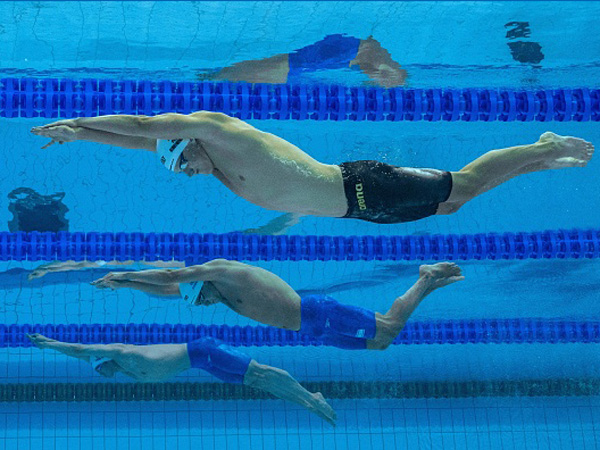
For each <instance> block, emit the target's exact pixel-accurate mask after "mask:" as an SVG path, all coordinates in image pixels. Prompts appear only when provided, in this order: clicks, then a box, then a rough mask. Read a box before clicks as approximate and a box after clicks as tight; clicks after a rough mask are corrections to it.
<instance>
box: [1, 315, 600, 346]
mask: <svg viewBox="0 0 600 450" xmlns="http://www.w3.org/2000/svg"><path fill="white" fill-rule="evenodd" d="M31 333H41V334H43V335H44V336H46V337H49V338H51V339H56V340H59V341H63V342H80V343H82V344H111V343H115V342H119V343H125V344H136V345H144V344H180V343H184V342H191V341H193V340H195V339H199V338H201V337H204V336H210V337H214V338H217V339H220V340H222V341H224V342H226V343H228V344H230V345H233V346H237V347H240V346H242V347H262V346H292V347H297V346H304V347H306V346H322V345H324V344H323V342H322V341H320V340H318V339H314V338H312V337H311V336H307V335H304V334H301V333H298V332H295V331H290V330H283V329H280V328H274V327H269V326H262V325H259V326H251V325H247V326H244V327H241V326H238V325H235V326H230V325H194V324H156V323H154V324H145V323H141V324H134V323H130V324H91V325H88V324H80V325H79V324H70V325H62V324H58V325H55V324H46V325H40V324H35V325H32V324H12V325H4V324H0V347H31V345H32V344H31V342H30V341H29V339H28V338H27V337H26V334H31ZM575 342H578V343H600V322H599V321H565V320H551V319H473V320H439V321H428V322H418V321H411V322H409V323H408V324H407V325H406V326H405V327H404V329H403V330H402V332H401V333H400V334H399V336H398V337H397V338H396V339H395V340H394V342H393V343H394V345H416V344H533V343H536V344H542V343H544V344H566V343H575Z"/></svg>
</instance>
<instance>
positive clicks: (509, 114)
mask: <svg viewBox="0 0 600 450" xmlns="http://www.w3.org/2000/svg"><path fill="white" fill-rule="evenodd" d="M199 110H206V111H218V112H223V113H225V114H228V115H231V116H235V117H239V118H240V119H244V120H246V119H276V120H289V119H293V120H307V119H310V120H334V121H340V120H353V121H363V120H368V121H384V120H385V121H393V122H397V121H419V120H424V121H428V122H437V121H450V122H452V121H457V120H460V121H466V122H476V121H485V122H490V121H496V120H498V121H503V122H511V121H521V122H528V121H541V122H550V121H558V122H568V121H577V122H587V121H599V120H600V89H590V88H585V87H581V88H564V89H536V90H523V89H479V88H464V89H450V88H441V89H404V88H394V89H384V88H378V87H362V86H357V87H351V86H341V85H323V84H317V85H293V84H280V85H274V84H254V85H251V84H247V83H228V82H221V83H213V82H185V81H180V82H174V81H145V80H108V79H81V80H75V79H67V78H62V79H58V78H2V79H0V117H29V118H31V117H44V118H57V117H63V118H71V117H92V116H98V115H106V114H136V115H137V114H140V115H147V116H152V115H156V114H161V113H166V112H178V113H183V114H188V113H190V112H193V111H199Z"/></svg>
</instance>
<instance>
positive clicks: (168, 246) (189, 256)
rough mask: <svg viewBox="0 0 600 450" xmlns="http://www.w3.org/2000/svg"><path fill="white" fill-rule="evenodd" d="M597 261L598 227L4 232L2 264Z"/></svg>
mask: <svg viewBox="0 0 600 450" xmlns="http://www.w3.org/2000/svg"><path fill="white" fill-rule="evenodd" d="M599 256H600V230H599V229H588V230H580V229H573V230H549V231H541V232H522V233H480V234H448V235H441V234H440V235H425V236H312V235H309V236H268V235H257V234H240V233H228V234H195V233H191V234H190V233H187V234H186V233H175V234H171V233H96V232H91V233H78V232H76V233H69V232H59V233H38V232H31V233H25V232H16V233H11V232H0V261H25V260H27V261H38V260H46V261H56V260H59V261H66V260H75V261H82V260H84V259H85V260H88V261H97V260H105V261H109V260H113V259H115V260H119V261H126V260H136V261H141V260H145V261H156V260H164V261H170V260H172V259H175V260H178V261H186V262H188V263H193V262H195V261H206V260H210V259H215V258H226V259H232V260H245V261H258V260H263V261H267V260H292V261H300V260H304V261H313V260H320V261H331V260H334V261H342V260H346V261H357V260H363V261H370V260H379V261H400V260H421V261H423V260H438V261H439V260H472V259H475V260H483V259H491V260H497V259H530V258H532V259H540V258H544V259H547V258H559V259H565V258H588V259H591V258H598V257H599Z"/></svg>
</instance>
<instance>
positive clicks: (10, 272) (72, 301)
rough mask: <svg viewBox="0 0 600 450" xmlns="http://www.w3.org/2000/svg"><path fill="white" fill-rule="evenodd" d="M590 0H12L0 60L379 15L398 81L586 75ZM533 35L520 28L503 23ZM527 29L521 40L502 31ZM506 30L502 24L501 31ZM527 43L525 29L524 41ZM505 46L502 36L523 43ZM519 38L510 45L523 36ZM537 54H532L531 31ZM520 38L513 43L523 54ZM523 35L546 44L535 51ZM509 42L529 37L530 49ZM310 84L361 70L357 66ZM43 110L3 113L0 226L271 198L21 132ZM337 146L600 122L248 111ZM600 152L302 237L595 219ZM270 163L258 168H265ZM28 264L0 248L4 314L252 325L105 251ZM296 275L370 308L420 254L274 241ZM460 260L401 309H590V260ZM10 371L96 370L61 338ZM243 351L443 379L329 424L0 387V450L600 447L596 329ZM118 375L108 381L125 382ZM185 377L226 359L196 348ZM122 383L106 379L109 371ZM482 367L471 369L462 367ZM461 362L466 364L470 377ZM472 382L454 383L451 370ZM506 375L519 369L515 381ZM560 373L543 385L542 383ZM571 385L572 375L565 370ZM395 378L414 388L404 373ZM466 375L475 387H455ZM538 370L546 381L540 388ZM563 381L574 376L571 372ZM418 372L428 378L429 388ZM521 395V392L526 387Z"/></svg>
mask: <svg viewBox="0 0 600 450" xmlns="http://www.w3.org/2000/svg"><path fill="white" fill-rule="evenodd" d="M599 15H600V5H599V4H598V3H597V2H550V3H544V4H542V3H537V2H2V3H0V16H1V17H3V18H4V19H5V20H4V21H3V23H2V24H1V25H0V77H1V78H5V77H68V78H74V79H81V78H101V79H116V80H127V79H133V80H140V79H150V80H173V81H180V80H184V81H194V80H196V78H197V76H198V74H201V73H208V72H210V71H211V70H214V69H216V68H219V67H225V66H228V65H231V64H233V63H236V62H239V61H243V60H249V59H259V58H266V57H269V56H272V55H275V54H280V53H287V52H290V51H292V50H294V49H298V48H302V47H304V46H306V45H309V44H311V43H314V42H316V41H318V40H320V39H322V38H323V37H325V36H326V35H330V34H337V33H344V34H348V35H351V36H356V37H359V38H362V39H365V38H367V37H368V36H369V35H372V36H373V37H374V38H376V39H377V40H379V41H380V42H381V44H382V46H383V47H384V48H386V49H387V50H388V51H389V52H390V54H391V56H392V57H393V58H394V59H395V60H397V61H398V62H400V64H401V65H402V67H403V68H405V69H406V70H407V71H408V74H409V79H408V86H409V87H422V88H430V87H439V88H448V87H457V88H466V87H485V88H496V87H499V88H502V87H507V88H514V89H547V88H559V87H563V88H579V87H587V88H596V89H597V88H598V81H597V80H598V79H599V78H598V77H599V76H600V59H599V58H598V55H599V54H600V38H598V35H597V31H596V28H597V23H596V22H597V20H596V17H598V16H599ZM515 22H518V23H524V22H528V26H527V27H528V29H529V33H527V35H523V36H521V37H515V38H514V39H509V38H508V37H507V32H508V31H510V30H513V29H516V28H517V26H516V25H510V26H506V24H509V23H515ZM516 41H519V42H524V43H529V44H531V43H537V44H538V45H539V46H540V47H541V52H542V54H543V59H542V60H541V61H537V62H520V61H518V60H517V59H515V57H514V55H513V54H511V47H510V46H509V43H513V42H516ZM513 47H514V46H513ZM526 48H529V50H530V51H532V50H531V49H533V48H537V47H535V46H533V47H532V46H529V47H526ZM513 53H514V49H513ZM517 53H518V52H517ZM534 53H535V52H534ZM519 55H520V56H519ZM534 56H535V55H534ZM516 57H518V58H521V59H523V58H527V57H531V54H528V53H527V52H525V51H523V52H521V53H520V54H518V55H517V56H516ZM303 81H304V82H305V83H306V84H312V83H323V82H325V83H335V84H348V85H363V84H365V83H367V81H368V80H367V78H366V76H364V75H363V74H360V73H358V72H356V71H350V70H342V69H339V70H332V71H319V72H315V73H311V74H308V75H306V76H305V79H304V80H303ZM46 122H47V120H46V119H40V118H38V119H21V118H12V119H2V120H1V121H0V133H1V134H0V137H1V141H0V142H1V143H0V146H1V152H0V153H1V154H2V156H3V158H2V163H1V164H2V165H3V167H4V171H5V176H3V177H1V178H0V191H1V192H3V195H2V196H0V223H1V224H4V225H1V226H2V228H1V231H8V230H9V223H10V222H11V221H13V220H14V206H13V207H11V202H12V203H13V204H14V200H11V199H10V198H9V193H10V192H13V191H14V190H15V189H18V188H22V187H26V188H29V189H33V190H35V191H36V192H37V193H39V194H40V195H45V196H51V195H54V194H56V193H64V197H63V196H61V195H59V196H58V197H56V198H61V200H60V202H62V204H63V205H64V206H65V207H66V208H68V211H66V212H65V211H64V209H63V210H62V213H63V214H64V219H65V221H66V222H65V221H59V222H60V223H61V226H66V227H67V228H68V230H69V231H85V232H88V231H102V232H137V231H142V232H169V233H177V232H186V233H190V232H198V233H224V232H230V231H239V230H245V229H249V228H259V227H261V226H263V225H265V224H266V223H268V222H269V221H270V220H272V219H275V218H276V217H277V216H278V215H279V213H277V212H270V211H266V210H264V209H260V208H259V207H256V206H254V205H252V204H250V203H248V202H246V201H244V200H242V199H240V198H238V197H236V196H235V195H234V194H233V193H231V192H230V191H228V190H227V189H226V188H225V187H224V186H223V185H221V184H219V183H218V182H217V181H216V180H214V179H209V178H201V177H195V178H193V179H187V178H186V177H183V176H181V177H179V176H175V175H174V174H171V173H169V172H167V171H166V170H164V168H162V167H161V166H160V164H159V163H158V162H157V160H156V157H155V155H152V154H150V153H149V152H136V151H133V150H124V149H119V148H113V147H100V146H97V145H94V144H90V143H84V142H75V143H71V144H66V145H64V146H53V147H50V148H49V149H47V150H41V149H40V147H41V146H42V145H44V143H45V141H44V140H42V139H41V138H39V137H36V136H33V135H32V134H30V133H29V129H30V128H31V127H32V126H36V125H41V124H44V123H46ZM250 122H251V123H252V125H254V126H256V127H258V128H260V129H262V130H265V131H268V132H271V133H274V134H276V135H278V136H281V137H283V138H285V139H287V140H289V141H291V142H292V143H294V144H295V145H297V146H299V147H300V148H302V149H304V150H305V151H307V152H308V153H309V154H311V155H312V156H314V157H315V158H316V159H318V160H320V161H323V162H327V163H332V164H333V163H340V162H342V161H347V160H358V159H378V160H381V161H384V162H388V163H391V164H396V165H404V166H415V167H438V168H443V169H447V170H458V169H460V168H461V167H462V166H464V165H465V164H466V163H468V162H469V161H471V160H472V159H474V158H475V157H477V156H479V155H480V154H482V153H484V152H486V151H488V150H491V149H497V148H504V147H509V146H513V145H518V144H525V143H531V142H534V141H536V140H537V139H538V137H539V135H540V134H541V133H543V132H544V131H547V130H552V131H554V132H556V133H559V134H565V135H575V136H580V137H582V138H585V139H586V140H588V141H591V142H593V143H596V144H597V143H598V142H600V139H599V138H600V132H599V128H598V125H597V123H595V122H550V123H540V122H527V123H522V122H510V123H506V122H490V123H484V122H474V123H466V122H452V123H448V122H435V123H431V122H400V123H391V122H381V123H374V122H350V121H346V122H333V121H323V122H316V121H303V122H297V121H275V120H266V121H260V120H253V121H250ZM599 175H600V169H599V165H598V162H597V161H596V160H592V161H591V162H590V164H589V165H588V166H587V167H586V168H585V169H571V170H561V171H552V172H546V173H536V174H531V175H527V176H523V177H520V178H518V179H515V180H511V181H510V182H508V183H506V184H505V185H503V186H501V187H499V188H497V189H495V190H493V191H492V192H489V193H486V194H485V195H483V196H481V197H479V198H477V199H476V200H474V201H472V202H470V203H469V204H468V205H466V206H465V207H463V208H462V209H461V211H460V212H458V213H457V214H455V215H451V216H438V217H432V218H428V219H425V220H422V221H418V222H411V223H406V224H398V225H375V224H371V223H366V222H358V221H353V220H339V219H328V218H310V217H306V218H303V219H302V220H301V221H300V223H299V224H297V225H295V226H294V227H293V228H292V229H291V230H290V231H289V232H288V233H289V234H300V235H308V234H312V235H376V234H385V235H390V234H394V235H427V234H437V233H441V234H449V233H480V232H517V231H538V230H545V229H567V228H569V229H570V228H597V227H598V226H599V224H600V213H599V211H598V199H599V198H600V186H599V184H598V183H597V179H598V176H599ZM265 178H266V175H265ZM38 264H39V263H37V262H14V261H6V262H2V263H0V286H1V287H2V290H1V291H0V296H1V298H2V301H3V304H4V308H2V309H1V310H0V324H7V325H9V324H36V323H41V324H68V323H71V324H93V323H101V324H104V323H107V324H115V323H148V324H152V323H159V324H163V323H170V324H176V323H184V324H187V323H195V324H201V323H202V324H224V323H225V324H229V325H247V324H251V325H255V323H253V322H252V321H250V320H249V319H245V318H243V317H241V316H239V315H237V314H235V313H234V312H233V311H231V310H229V309H227V308H225V307H224V306H223V305H219V306H214V307H210V308H191V307H189V306H187V305H185V304H184V303H183V302H181V301H179V300H161V299H158V298H155V297H151V296H148V295H146V294H143V293H139V292H130V291H125V290H119V291H115V292H107V291H103V290H97V289H96V288H94V287H93V286H90V285H89V282H90V281H92V280H94V279H96V278H98V277H100V276H102V275H104V274H105V273H106V272H107V270H101V269H95V270H90V271H81V272H70V273H64V274H50V275H47V276H46V277H44V278H41V279H38V280H34V281H27V275H28V274H29V273H30V271H31V270H32V269H33V268H35V267H36V266H37V265H38ZM257 265H259V266H261V267H264V268H266V269H268V270H271V271H273V272H274V273H276V274H278V275H279V276H281V277H282V278H283V279H285V280H286V281H287V282H288V283H289V284H290V285H291V286H293V287H294V288H295V289H296V290H298V291H299V292H300V293H327V294H328V295H332V296H334V297H336V298H337V299H338V300H340V301H343V302H345V303H349V304H354V305H361V306H364V307H368V308H370V309H374V310H377V311H384V310H386V309H387V308H388V307H389V305H390V304H391V302H392V301H393V299H394V298H396V297H397V296H398V295H400V294H402V293H403V292H404V291H405V290H406V289H407V288H408V287H409V286H410V284H411V283H412V282H413V281H414V280H415V278H416V275H417V273H418V265H419V262H409V261H406V262H390V261H374V262H373V261H371V262H364V261H357V262H336V261H330V262H308V261H300V262H294V261H264V262H260V263H257ZM460 265H461V267H462V268H463V272H464V274H465V276H466V280H465V281H464V282H461V283H459V284H456V285H453V286H451V287H448V288H445V289H444V290H443V291H440V292H436V293H435V294H433V295H432V296H431V297H430V298H428V299H427V300H426V301H424V302H423V304H422V305H421V306H420V307H419V309H418V310H417V311H416V313H415V314H414V315H413V317H412V319H411V320H414V321H424V322H429V321H436V320H442V319H451V320H469V319H489V320H493V319H518V318H522V319H531V318H538V319H556V320H560V321H576V322H581V321H596V320H598V317H599V315H600V306H599V305H600V303H599V302H598V289H599V287H600V276H599V275H598V273H599V271H598V269H599V268H600V266H599V265H598V262H597V261H596V260H523V261H468V262H462V263H460ZM0 350H1V352H0V361H2V364H0V377H1V378H2V380H0V382H1V383H3V384H4V385H9V384H12V383H14V384H27V383H29V384H32V383H43V384H45V385H48V386H50V385H54V384H56V383H70V384H71V383H72V384H76V383H101V382H104V381H105V380H104V379H101V377H100V376H99V375H97V374H94V373H93V371H92V370H91V368H90V367H89V365H88V364H83V363H79V362H77V361H75V360H71V359H68V358H66V357H64V356H62V355H58V354H54V353H52V352H50V351H45V352H40V351H38V350H36V349H31V348H3V349H0ZM244 351H247V352H248V354H250V355H251V356H252V357H253V358H255V359H257V360H259V361H261V362H263V363H266V364H270V365H273V366H277V367H282V368H285V369H286V370H287V371H289V372H290V373H291V374H293V375H294V376H295V377H296V378H298V379H299V380H300V381H301V382H319V383H328V382H333V383H334V384H335V383H342V382H350V383H354V385H356V383H359V382H364V383H371V386H373V385H374V386H377V385H380V386H384V385H385V383H396V384H398V383H413V385H415V386H416V385H418V386H423V385H425V384H427V383H437V384H436V386H438V388H436V389H438V390H437V391H436V392H437V394H435V395H434V394H431V395H430V394H423V395H410V394H409V393H408V390H406V391H401V390H399V391H396V394H397V395H394V396H391V395H388V396H387V397H386V396H381V397H382V398H375V397H376V396H375V397H374V396H373V395H369V396H361V395H350V394H347V395H346V396H345V398H344V396H343V395H342V396H341V397H342V398H337V399H333V400H331V404H332V406H333V407H334V408H335V409H336V411H337V413H338V417H339V420H338V425H337V427H336V428H332V427H330V426H328V425H327V424H326V423H324V422H322V421H321V420H320V419H319V418H317V417H316V416H313V415H310V414H309V413H307V412H306V411H304V410H303V409H302V408H300V407H299V406H296V405H294V404H291V403H286V402H282V401H276V400H262V399H247V400H232V399H230V398H228V396H227V395H226V393H225V394H222V395H220V396H219V397H218V399H217V400H210V401H183V400H182V401H162V400H161V401H137V400H131V399H129V401H120V402H103V401H88V402H52V401H40V402H14V401H3V402H1V403H0V449H17V448H18V449H29V448H31V449H34V448H35V449H36V450H39V449H47V448H48V449H49V448H52V449H54V448H67V449H78V448H87V449H104V448H108V449H110V448H116V449H138V448H144V449H146V450H147V449H159V448H166V447H167V446H169V447H170V448H172V449H188V448H197V447H198V446H201V448H203V449H213V448H214V449H223V448H227V449H233V448H263V449H271V448H275V449H315V450H317V449H325V448H335V449H346V448H348V449H371V448H373V449H381V448H385V449H399V448H407V447H409V446H410V447H413V448H419V449H421V448H423V449H429V448H433V449H438V448H443V449H454V448H456V449H464V448H468V449H491V448H498V449H500V448H501V449H547V448H554V449H569V448H572V449H593V448H597V447H600V431H597V430H598V429H599V428H600V409H599V408H598V406H597V404H598V392H599V391H598V389H597V388H596V389H595V390H594V389H591V391H586V389H585V387H586V386H598V383H599V381H600V376H599V374H600V352H599V349H598V344H585V343H581V342H575V343H570V344H553V343H551V342H545V343H535V344H466V345H465V344H450V343H448V344H443V345H398V346H393V347H392V348H389V349H388V350H386V351H385V352H366V351H356V352H349V351H343V350H338V349H334V348H329V347H250V348H245V349H244ZM128 381H129V380H128V379H127V378H126V377H125V376H121V375H119V376H117V379H116V382H118V383H125V382H128ZM173 381H176V382H201V383H208V382H214V381H216V380H215V379H214V378H212V377H211V376H210V375H208V374H205V373H203V372H202V373H200V372H198V371H195V370H190V371H187V372H184V373H183V374H181V375H179V376H177V377H176V378H175V379H174V380H173ZM108 382H109V383H113V382H114V381H113V380H108ZM486 382H494V383H496V384H494V388H493V389H488V390H484V391H481V390H479V391H478V390H476V389H475V388H474V387H473V386H474V384H473V383H486ZM461 383H462V384H461ZM465 383H466V385H467V388H465V391H464V392H463V394H460V392H459V391H458V390H457V389H458V388H457V386H459V385H461V386H464V385H465ZM519 383H521V384H520V386H521V390H518V389H517V390H515V389H516V388H515V386H517V385H518V384H519ZM552 383H554V384H552ZM574 384H576V385H577V386H579V389H575V388H566V387H568V386H572V385H574ZM402 386H404V387H406V386H408V385H407V384H403V385H402ZM468 386H471V387H468ZM535 386H550V387H551V388H548V389H547V390H545V391H543V393H544V395H540V394H538V395H534V394H533V393H534V392H536V391H535V389H536V388H535ZM561 386H562V387H563V389H562V390H561ZM428 392H430V391H428ZM526 393H527V394H526Z"/></svg>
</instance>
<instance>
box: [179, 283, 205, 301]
mask: <svg viewBox="0 0 600 450" xmlns="http://www.w3.org/2000/svg"><path fill="white" fill-rule="evenodd" d="M203 285H204V283H203V282H202V281H192V282H191V283H180V284H179V293H180V294H181V297H182V298H183V299H184V300H185V301H186V302H188V303H189V304H190V305H194V304H195V303H196V299H197V298H198V296H200V292H201V291H202V286H203Z"/></svg>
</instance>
